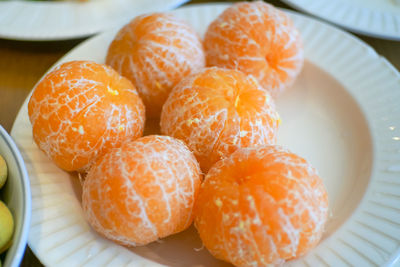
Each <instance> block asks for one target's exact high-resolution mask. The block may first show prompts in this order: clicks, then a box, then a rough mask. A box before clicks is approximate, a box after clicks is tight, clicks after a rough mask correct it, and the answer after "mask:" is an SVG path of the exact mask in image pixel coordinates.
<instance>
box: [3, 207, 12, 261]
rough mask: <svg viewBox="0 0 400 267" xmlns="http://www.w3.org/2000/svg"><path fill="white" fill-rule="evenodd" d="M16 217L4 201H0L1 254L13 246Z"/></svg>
mask: <svg viewBox="0 0 400 267" xmlns="http://www.w3.org/2000/svg"><path fill="white" fill-rule="evenodd" d="M13 232H14V219H13V216H12V214H11V212H10V210H9V209H8V208H7V206H6V204H4V203H3V201H0V254H1V253H2V252H4V251H5V250H6V249H8V248H9V247H10V246H11V240H12V239H11V238H12V235H13Z"/></svg>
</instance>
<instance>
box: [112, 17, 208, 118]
mask: <svg viewBox="0 0 400 267" xmlns="http://www.w3.org/2000/svg"><path fill="white" fill-rule="evenodd" d="M106 62H107V64H109V65H111V66H112V67H113V68H115V69H116V70H117V71H118V72H119V73H121V74H122V75H124V76H125V77H127V78H128V79H130V80H131V81H132V82H133V84H134V85H135V86H136V87H137V89H138V91H139V94H140V96H141V97H142V99H143V101H144V104H145V106H146V111H147V113H146V114H147V115H148V116H149V117H159V116H160V112H161V107H162V105H163V104H164V102H165V100H166V99H167V97H168V94H169V92H170V91H171V89H172V88H173V87H174V86H175V85H176V84H177V83H178V82H179V81H180V80H181V79H182V78H183V77H185V76H187V75H189V74H191V73H193V72H196V71H198V70H199V69H201V68H203V67H204V66H205V56H204V51H203V46H202V43H201V41H200V39H199V36H198V35H197V33H196V32H195V31H194V30H193V29H192V28H191V27H190V26H189V25H188V24H186V23H185V22H184V21H182V20H180V19H178V18H176V17H174V16H173V15H171V14H166V13H153V14H148V15H142V16H138V17H136V18H135V19H133V20H132V21H131V22H130V23H129V24H127V25H126V26H125V27H123V28H122V29H121V30H120V31H119V33H118V34H117V36H116V37H115V39H114V40H113V41H112V43H111V45H110V47H109V49H108V53H107V59H106Z"/></svg>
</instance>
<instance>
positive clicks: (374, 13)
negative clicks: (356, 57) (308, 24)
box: [281, 0, 400, 41]
mask: <svg viewBox="0 0 400 267" xmlns="http://www.w3.org/2000/svg"><path fill="white" fill-rule="evenodd" d="M281 1H283V2H286V3H287V4H289V5H291V6H293V7H294V8H297V9H300V10H302V11H305V12H307V13H309V14H312V15H314V16H317V17H319V18H321V19H324V20H327V21H329V22H332V23H335V24H337V25H339V26H342V27H344V28H346V29H348V30H350V31H353V32H355V33H359V34H363V35H368V36H372V37H377V38H382V39H389V40H398V41H400V1H399V0H281Z"/></svg>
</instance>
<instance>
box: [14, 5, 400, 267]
mask: <svg viewBox="0 0 400 267" xmlns="http://www.w3.org/2000/svg"><path fill="white" fill-rule="evenodd" d="M226 7H227V5H222V4H220V5H201V6H192V7H186V8H182V9H178V10H176V11H174V13H176V14H177V15H179V16H181V17H182V18H184V19H186V20H187V21H189V22H190V23H191V24H192V25H193V26H194V27H195V28H196V29H197V30H198V31H199V33H200V34H204V31H205V29H206V27H207V25H208V24H209V23H210V22H211V21H212V20H213V19H214V18H215V17H216V16H217V15H218V14H219V13H220V12H222V11H223V10H224V9H225V8H226ZM290 16H291V17H292V18H293V20H294V22H295V24H296V25H297V27H298V28H299V29H300V30H301V32H302V35H303V38H304V44H305V55H306V59H307V61H306V63H305V66H304V70H303V71H302V73H301V74H300V77H299V78H298V80H297V81H296V83H295V85H294V86H293V87H292V88H291V89H289V90H287V91H286V92H285V93H284V94H283V95H282V96H281V97H280V100H279V101H278V103H277V104H278V109H279V112H280V113H281V115H282V121H283V123H282V127H281V129H280V140H279V142H280V143H281V144H283V145H286V146H287V147H289V148H290V149H291V150H293V151H294V152H296V153H298V154H300V155H302V156H304V157H305V158H307V159H308V160H309V161H311V162H312V163H313V164H314V166H315V167H316V168H317V169H318V170H319V172H320V174H321V176H322V178H323V179H324V182H325V184H326V186H327V190H328V194H329V199H330V208H331V212H332V216H331V218H330V220H329V222H328V225H327V230H326V232H325V234H324V236H323V240H322V241H321V243H320V244H319V245H318V247H316V248H315V249H313V250H312V251H311V252H310V253H309V254H308V255H307V256H305V257H303V258H301V259H299V260H297V261H295V262H291V263H290V264H298V265H300V266H324V265H326V266H341V265H354V266H369V265H382V264H384V263H387V264H389V263H393V262H394V261H396V260H397V258H398V257H399V251H398V249H399V244H400V208H399V207H400V181H399V175H400V106H399V103H400V90H399V86H400V74H399V73H398V72H397V71H396V70H395V69H394V68H393V67H392V66H391V65H390V64H389V63H388V62H387V61H386V60H385V59H384V58H382V57H380V56H379V55H377V54H376V53H375V52H374V50H372V49H371V48H370V47H369V46H367V45H366V44H364V43H363V42H361V41H360V40H358V39H356V38H354V37H353V36H352V35H350V34H347V33H345V32H343V31H341V30H338V29H336V28H334V27H332V26H329V25H326V24H324V23H321V22H318V21H316V20H313V19H310V18H308V17H305V16H303V15H299V14H296V13H293V12H290ZM115 33H116V31H115V30H114V31H111V32H107V33H104V34H101V35H99V36H96V37H94V38H92V39H90V40H88V41H86V42H84V43H83V44H82V45H80V46H78V47H77V48H76V49H74V50H73V51H71V52H70V53H69V54H67V55H66V56H65V57H64V58H63V59H62V60H61V61H60V62H58V63H57V64H59V63H61V62H65V61H69V60H76V59H90V60H94V61H96V62H99V63H101V62H104V59H105V55H106V51H107V47H108V44H109V43H110V41H111V40H112V38H113V36H114V34H115ZM27 101H28V99H27V100H26V101H25V103H24V105H23V107H22V109H21V110H20V112H19V114H18V117H17V119H16V121H15V124H14V127H13V130H12V135H13V136H14V138H15V140H16V141H17V143H18V145H19V147H20V149H21V151H22V153H23V155H24V157H25V162H26V164H27V167H28V171H29V174H30V178H31V183H32V195H33V203H32V205H33V211H32V225H31V230H30V236H29V245H30V247H31V248H32V250H33V252H34V253H35V254H36V255H37V256H38V257H39V259H40V260H41V261H42V262H43V263H44V264H46V265H51V266H54V265H57V266H58V265H64V266H78V265H80V264H82V265H83V264H85V265H88V266H103V265H110V266H122V265H123V264H131V265H134V266H137V265H140V264H143V265H144V266H154V265H155V263H159V264H163V265H169V266H224V264H223V263H222V262H220V261H217V260H215V259H213V258H212V257H211V256H210V254H208V252H207V251H206V250H205V249H203V250H201V251H197V250H196V248H200V247H201V242H200V240H199V238H198V237H197V234H196V233H195V230H194V229H193V228H191V229H189V230H188V231H185V232H184V233H181V234H177V235H174V236H172V237H170V238H166V239H163V240H162V241H161V242H159V243H157V242H155V243H153V244H151V245H148V246H145V247H139V248H134V249H127V248H124V247H122V246H119V245H117V244H114V243H112V242H110V241H107V240H105V239H103V238H102V237H100V236H99V235H97V234H96V233H95V232H94V231H93V230H91V228H90V227H89V225H88V224H87V223H86V221H85V219H84V218H83V214H82V209H81V206H80V194H81V192H80V187H79V182H78V179H77V178H76V177H75V176H74V175H71V174H69V173H66V172H63V171H61V170H60V169H58V168H57V167H56V166H55V165H54V164H52V163H51V162H50V161H49V160H48V159H47V158H46V157H45V156H44V154H43V153H42V152H41V151H39V149H38V148H37V146H36V145H35V144H34V142H33V140H32V134H31V130H32V128H31V125H30V123H29V120H28V116H27V114H28V113H27ZM226 266H228V265H226Z"/></svg>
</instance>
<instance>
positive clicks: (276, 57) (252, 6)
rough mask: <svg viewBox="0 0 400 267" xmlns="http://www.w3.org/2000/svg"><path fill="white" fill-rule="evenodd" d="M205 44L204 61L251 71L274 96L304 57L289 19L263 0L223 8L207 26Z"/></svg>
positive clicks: (300, 66) (296, 72) (300, 65)
mask: <svg viewBox="0 0 400 267" xmlns="http://www.w3.org/2000/svg"><path fill="white" fill-rule="evenodd" d="M204 48H205V51H206V59H207V65H209V66H219V67H225V68H233V69H239V70H241V71H243V72H245V73H247V74H252V75H254V77H255V78H256V79H257V80H258V81H259V82H260V84H261V85H262V86H263V87H264V88H265V89H266V90H269V91H270V93H271V95H272V96H273V97H276V96H277V95H279V93H280V92H281V91H282V90H284V89H285V88H286V87H288V86H290V85H291V84H292V83H293V82H294V80H295V78H296V77H297V75H298V74H299V72H300V70H301V68H302V65H303V61H304V55H303V47H302V41H301V38H300V34H299V32H298V30H297V29H296V28H295V27H294V25H293V23H292V21H291V19H290V18H289V17H288V16H287V15H286V14H285V13H284V12H282V11H280V10H278V9H276V8H275V7H273V6H272V5H270V4H267V3H264V2H262V1H257V2H252V3H245V2H243V3H237V4H234V5H232V6H231V7H229V8H228V9H226V10H225V11H224V12H223V13H222V14H221V15H220V16H219V17H218V18H217V19H216V20H215V21H213V22H212V23H211V24H210V26H209V27H208V29H207V32H206V34H205V38H204Z"/></svg>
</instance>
